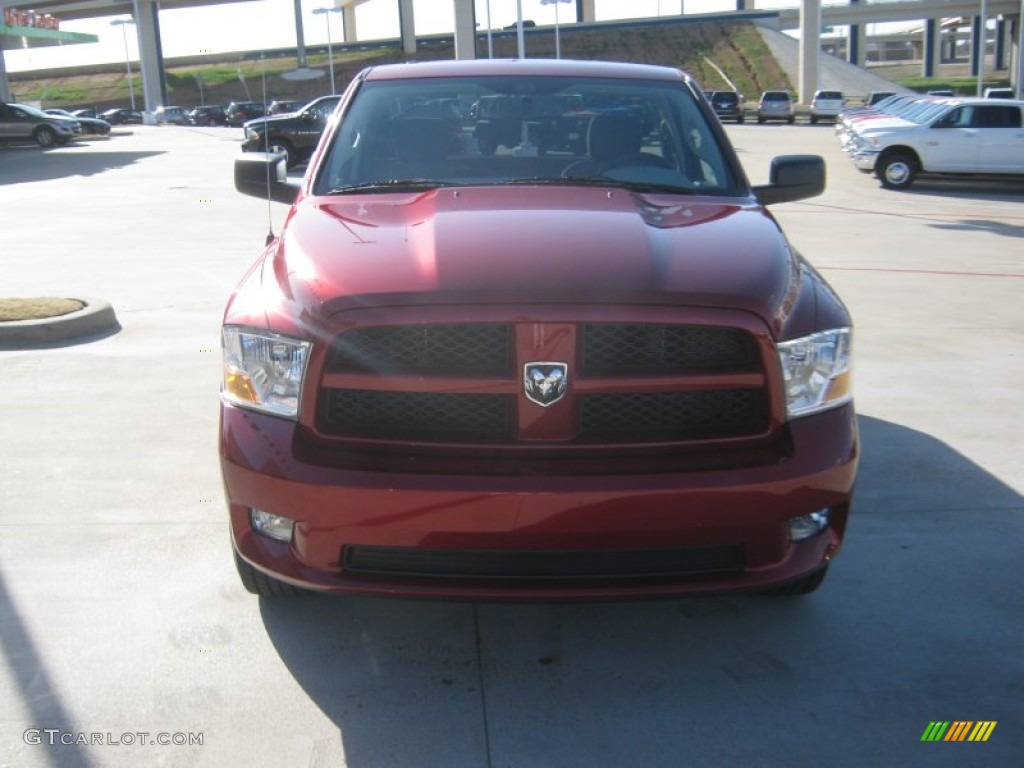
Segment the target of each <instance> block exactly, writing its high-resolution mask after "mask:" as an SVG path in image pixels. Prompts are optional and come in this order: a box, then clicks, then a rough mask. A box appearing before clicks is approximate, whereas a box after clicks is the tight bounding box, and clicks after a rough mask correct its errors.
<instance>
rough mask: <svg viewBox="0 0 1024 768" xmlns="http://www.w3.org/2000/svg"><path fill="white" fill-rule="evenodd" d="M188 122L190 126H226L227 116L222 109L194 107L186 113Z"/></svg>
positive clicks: (217, 107) (216, 107)
mask: <svg viewBox="0 0 1024 768" xmlns="http://www.w3.org/2000/svg"><path fill="white" fill-rule="evenodd" d="M188 121H189V123H191V124H192V125H227V124H228V115H227V112H225V111H224V107H221V106H211V107H195V108H193V109H192V111H191V112H189V113H188Z"/></svg>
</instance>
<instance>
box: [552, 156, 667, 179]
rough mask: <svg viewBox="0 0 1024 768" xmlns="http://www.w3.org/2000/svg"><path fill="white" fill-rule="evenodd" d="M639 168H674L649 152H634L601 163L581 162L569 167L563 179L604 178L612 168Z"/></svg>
mask: <svg viewBox="0 0 1024 768" xmlns="http://www.w3.org/2000/svg"><path fill="white" fill-rule="evenodd" d="M637 166H639V167H645V168H666V169H672V168H673V166H672V164H671V163H669V162H668V161H667V160H665V158H663V157H658V156H657V155H652V154H650V153H649V152H634V153H631V154H628V155H619V156H618V157H613V158H611V159H609V160H604V161H601V162H598V161H596V160H579V161H577V162H575V163H572V164H571V165H569V166H567V167H566V168H565V169H564V170H563V171H562V178H571V177H580V176H604V175H605V174H606V173H607V172H608V171H610V170H611V169H612V168H629V167H637ZM580 169H586V170H585V171H584V172H583V173H580V172H579V171H580Z"/></svg>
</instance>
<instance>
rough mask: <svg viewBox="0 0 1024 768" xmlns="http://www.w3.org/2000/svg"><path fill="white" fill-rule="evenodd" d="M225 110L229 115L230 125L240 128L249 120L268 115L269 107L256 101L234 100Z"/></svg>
mask: <svg viewBox="0 0 1024 768" xmlns="http://www.w3.org/2000/svg"><path fill="white" fill-rule="evenodd" d="M224 112H225V114H226V115H227V121H228V125H230V126H232V127H235V128H239V127H241V126H243V125H245V122H246V121H247V120H252V119H253V118H255V117H262V116H264V115H266V114H267V108H266V106H265V105H263V104H261V103H259V102H256V101H232V102H231V103H230V104H228V106H227V108H226V109H225V110H224Z"/></svg>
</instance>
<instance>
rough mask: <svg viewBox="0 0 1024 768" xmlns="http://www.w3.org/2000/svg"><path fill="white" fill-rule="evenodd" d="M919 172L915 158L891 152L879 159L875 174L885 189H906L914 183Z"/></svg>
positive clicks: (906, 154) (903, 153) (904, 153)
mask: <svg viewBox="0 0 1024 768" xmlns="http://www.w3.org/2000/svg"><path fill="white" fill-rule="evenodd" d="M919 170H920V168H919V166H918V163H917V158H915V157H914V156H913V155H911V154H908V153H906V152H891V153H889V154H887V155H882V157H881V158H879V160H878V165H877V166H876V168H875V174H876V175H877V176H878V180H879V181H880V182H882V186H883V187H885V188H886V189H906V188H907V187H909V186H910V185H911V184H913V183H914V177H915V176H916V175H917V172H918V171H919Z"/></svg>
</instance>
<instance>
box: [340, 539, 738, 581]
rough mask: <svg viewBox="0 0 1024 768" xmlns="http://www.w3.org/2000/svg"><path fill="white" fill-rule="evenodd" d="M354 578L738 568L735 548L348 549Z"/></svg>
mask: <svg viewBox="0 0 1024 768" xmlns="http://www.w3.org/2000/svg"><path fill="white" fill-rule="evenodd" d="M342 563H343V566H344V569H345V572H346V573H348V574H351V575H354V576H378V577H381V576H389V577H398V578H440V579H506V580H564V579H664V578H678V577H683V576H696V575H701V574H709V573H731V572H738V571H739V570H741V569H742V567H743V563H742V548H741V547H740V546H738V545H723V546H714V547H697V548H686V549H629V550H503V549H474V550H463V549H457V550H452V549H421V548H418V547H365V546H349V547H345V548H344V550H343V552H342Z"/></svg>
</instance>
